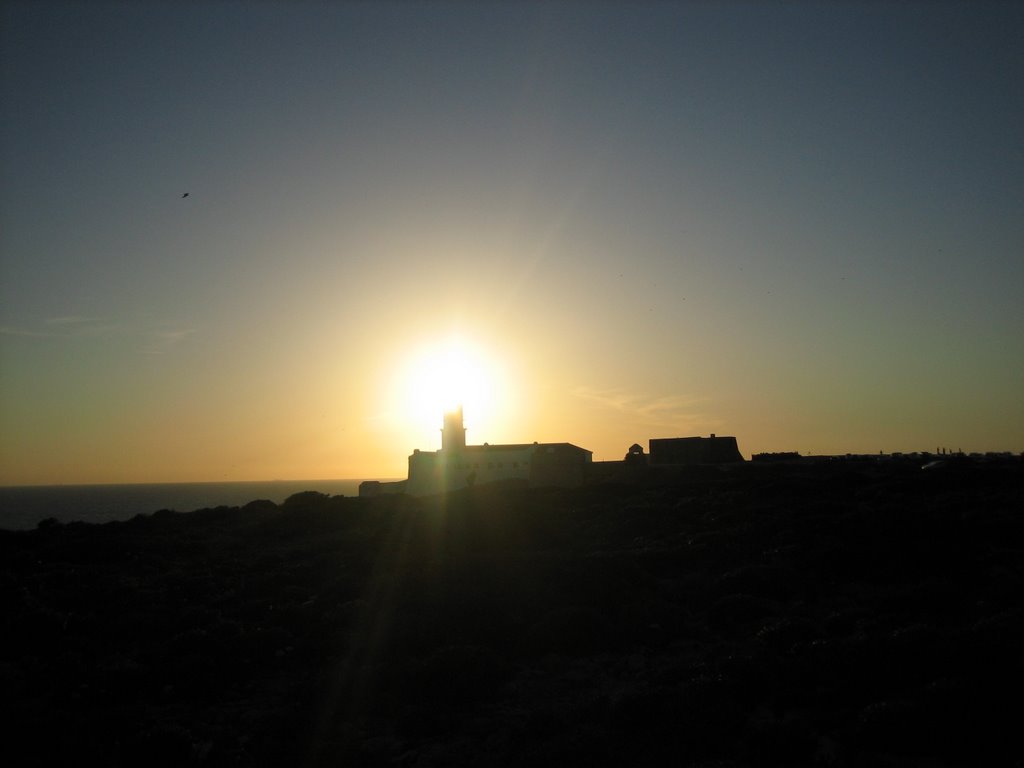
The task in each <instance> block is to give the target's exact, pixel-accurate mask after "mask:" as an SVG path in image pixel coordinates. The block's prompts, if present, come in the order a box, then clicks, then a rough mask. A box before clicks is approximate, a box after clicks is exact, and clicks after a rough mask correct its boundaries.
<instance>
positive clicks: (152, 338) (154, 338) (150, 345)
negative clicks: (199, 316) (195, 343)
mask: <svg viewBox="0 0 1024 768" xmlns="http://www.w3.org/2000/svg"><path fill="white" fill-rule="evenodd" d="M193 333H195V329H193V328H182V329H178V330H173V331H151V332H150V333H149V334H148V338H147V340H146V343H145V344H144V345H143V346H142V349H141V350H140V351H141V352H142V353H143V354H146V355H165V354H167V353H168V352H170V351H171V349H172V348H174V347H176V346H177V345H178V344H180V343H181V342H182V340H184V339H185V338H187V337H189V336H191V335H192V334H193Z"/></svg>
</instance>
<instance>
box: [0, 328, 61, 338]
mask: <svg viewBox="0 0 1024 768" xmlns="http://www.w3.org/2000/svg"><path fill="white" fill-rule="evenodd" d="M58 335H60V334H56V333H53V332H51V331H30V330H28V329H26V328H11V327H10V326H7V325H3V326H0V336H29V337H32V338H52V337H53V336H58Z"/></svg>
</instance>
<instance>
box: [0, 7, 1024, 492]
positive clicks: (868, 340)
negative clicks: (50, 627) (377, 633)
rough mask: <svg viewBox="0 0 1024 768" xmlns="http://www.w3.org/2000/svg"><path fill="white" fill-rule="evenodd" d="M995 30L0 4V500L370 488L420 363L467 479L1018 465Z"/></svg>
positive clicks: (801, 11)
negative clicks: (167, 490)
mask: <svg viewBox="0 0 1024 768" xmlns="http://www.w3.org/2000/svg"><path fill="white" fill-rule="evenodd" d="M1022 22H1024V11H1022V10H1021V7H1020V6H1019V5H1018V4H1009V3H1008V4H997V3H982V4H971V3H920V4H915V3H899V4H894V5H893V6H889V5H886V4H881V3H874V2H870V3H868V2H866V3H839V4H818V3H769V4H756V5H755V4H740V3H641V4H627V3H603V4H602V3H599V4H589V3H578V2H576V3H563V4H558V3H551V4H549V3H509V4H471V3H450V4H448V3H435V4H414V3H381V4H375V3H315V2H310V3H252V4H235V3H189V4H166V5H161V4H157V3H143V4H138V5H133V4H104V3H96V4H93V3H90V4H81V3H73V4H56V3H46V2H37V3H18V2H14V3H8V4H5V5H4V8H3V24H2V32H0V34H2V36H3V37H2V41H0V42H2V45H0V49H2V54H0V56H2V59H0V61H2V70H0V71H2V81H0V87H2V99H0V110H2V112H0V118H2V119H0V161H2V169H3V183H2V186H0V286H2V287H0V302H2V303H0V432H2V434H3V436H2V437H0V469H2V473H0V482H8V483H15V482H71V481H82V482H84V481H93V482H102V481H111V482H124V481H129V480H139V481H157V480H205V479H211V480H218V479H264V478H277V477H294V478H312V477H344V476H391V475H400V474H402V473H403V472H404V461H405V456H406V455H407V453H408V452H409V451H411V449H412V448H414V447H421V448H433V447H437V446H435V445H434V444H433V443H434V442H436V441H437V435H436V432H437V427H439V426H440V416H439V415H437V416H436V418H432V417H429V416H428V415H423V414H413V413H411V412H410V411H409V409H408V408H406V407H405V405H404V400H406V399H408V394H407V393H408V391H409V389H410V387H412V388H415V386H416V383H415V381H413V382H411V383H410V382H409V381H408V380H407V379H408V377H410V376H412V377H413V378H415V377H416V376H417V375H423V374H422V373H420V374H417V373H415V372H413V373H410V372H409V366H407V365H405V361H406V360H408V359H412V358H415V356H416V350H418V349H422V348H424V347H425V346H427V347H429V346H430V344H432V343H436V342H437V340H443V339H448V338H452V337H458V338H459V339H462V340H464V341H466V342H467V344H468V345H469V346H470V347H472V348H473V349H476V350H477V352H478V357H479V358H480V359H481V360H486V362H485V363H481V365H483V366H484V367H486V368H487V370H489V371H491V374H490V375H492V376H494V377H496V379H497V380H496V381H493V382H491V389H492V391H493V392H492V394H493V396H492V397H490V398H489V403H490V404H489V406H488V411H487V412H483V411H480V410H478V412H477V413H475V414H474V413H473V412H472V411H471V410H467V425H468V426H469V427H470V440H471V442H472V441H474V440H475V441H478V442H483V441H485V440H488V441H489V442H504V441H516V440H568V441H572V442H575V443H578V444H580V445H584V446H585V447H587V448H590V449H591V450H594V452H595V455H596V457H598V458H619V457H620V454H622V453H624V452H625V449H626V447H627V446H628V445H630V444H631V443H633V442H638V441H639V442H644V441H645V440H646V439H647V438H650V437H668V436H676V435H687V434H703V433H707V432H711V431H715V432H718V433H728V434H735V435H737V437H738V438H739V441H740V447H741V450H743V451H744V452H745V453H747V455H748V456H749V454H750V453H752V452H757V451H763V450H800V451H802V452H825V453H836V452H843V453H845V452H847V451H854V452H860V451H864V452H876V451H878V450H886V451H896V450H903V451H908V450H933V449H934V448H935V447H937V446H939V445H945V446H949V447H954V448H956V447H962V448H964V450H1013V451H1021V450H1024V398H1021V396H1020V392H1021V391H1024V333H1022V331H1024V301H1022V298H1021V296H1022V289H1024V223H1022V222H1024V216H1022V215H1021V212H1022V208H1024V206H1022V202H1024V149H1022V142H1021V141H1020V137H1021V136H1022V135H1024V85H1022V83H1024V49H1022V46H1021V45H1020V40H1021V32H1022V31H1024V24H1022ZM185 192H188V193H189V197H187V198H182V197H181V195H182V194H183V193H185ZM403 377H405V379H403ZM403 393H405V394H403Z"/></svg>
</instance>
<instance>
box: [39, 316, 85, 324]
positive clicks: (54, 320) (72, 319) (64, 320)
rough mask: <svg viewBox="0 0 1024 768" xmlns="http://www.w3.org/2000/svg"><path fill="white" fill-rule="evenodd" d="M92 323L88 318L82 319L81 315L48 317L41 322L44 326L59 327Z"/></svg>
mask: <svg viewBox="0 0 1024 768" xmlns="http://www.w3.org/2000/svg"><path fill="white" fill-rule="evenodd" d="M92 322H94V321H93V319H92V318H90V317H82V316H81V315H63V316H61V317H50V318H47V319H46V320H44V321H43V323H44V324H45V325H55V326H60V327H68V326H82V325H84V324H87V323H92Z"/></svg>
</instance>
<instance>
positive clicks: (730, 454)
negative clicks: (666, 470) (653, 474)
mask: <svg viewBox="0 0 1024 768" xmlns="http://www.w3.org/2000/svg"><path fill="white" fill-rule="evenodd" d="M649 444H650V456H649V458H648V463H649V464H650V466H652V467H655V466H686V465H691V464H732V463H735V462H742V461H743V456H742V455H741V454H740V449H739V446H738V445H737V444H736V438H735V437H718V436H717V435H714V434H712V435H711V436H710V437H669V438H658V439H654V438H652V439H651V440H650V441H649Z"/></svg>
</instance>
